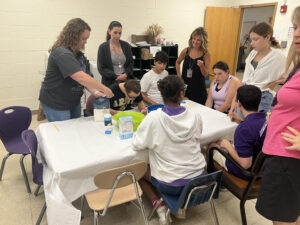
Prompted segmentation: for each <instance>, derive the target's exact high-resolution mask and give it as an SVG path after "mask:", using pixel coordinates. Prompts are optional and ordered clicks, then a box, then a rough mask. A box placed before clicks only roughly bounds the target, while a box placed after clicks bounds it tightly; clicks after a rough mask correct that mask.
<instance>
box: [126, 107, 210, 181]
mask: <svg viewBox="0 0 300 225" xmlns="http://www.w3.org/2000/svg"><path fill="white" fill-rule="evenodd" d="M201 133H202V119H201V116H200V114H195V113H194V112H192V111H191V110H189V109H186V110H185V111H184V112H183V113H181V114H179V115H175V116H169V115H167V114H166V113H164V112H163V111H162V110H161V109H159V110H157V111H153V112H151V113H149V114H148V115H147V116H146V118H145V119H144V120H143V122H142V123H141V124H140V126H139V127H138V129H137V131H136V133H135V135H134V137H133V141H132V146H133V149H134V150H135V151H138V150H146V149H147V150H149V161H150V167H151V175H152V176H153V177H155V178H156V179H158V180H161V181H164V182H167V183H171V182H173V181H175V180H178V179H190V178H193V177H196V176H198V175H200V174H202V173H203V171H204V167H205V165H206V162H205V159H204V156H203V154H202V153H201V149H200V136H201Z"/></svg>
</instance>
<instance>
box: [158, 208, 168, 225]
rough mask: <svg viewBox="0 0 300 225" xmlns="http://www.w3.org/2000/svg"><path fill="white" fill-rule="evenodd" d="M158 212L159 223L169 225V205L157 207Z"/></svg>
mask: <svg viewBox="0 0 300 225" xmlns="http://www.w3.org/2000/svg"><path fill="white" fill-rule="evenodd" d="M156 212H157V215H158V220H159V225H167V224H168V221H167V207H166V206H164V205H163V206H161V207H159V208H158V209H156Z"/></svg>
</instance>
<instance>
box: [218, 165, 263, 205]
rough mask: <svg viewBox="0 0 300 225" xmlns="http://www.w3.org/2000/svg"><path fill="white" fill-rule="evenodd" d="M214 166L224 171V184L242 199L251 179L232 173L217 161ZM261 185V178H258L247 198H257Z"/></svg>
mask: <svg viewBox="0 0 300 225" xmlns="http://www.w3.org/2000/svg"><path fill="white" fill-rule="evenodd" d="M214 167H215V168H216V169H217V170H222V171H223V176H222V184H223V185H224V186H225V187H226V188H227V189H229V190H230V191H231V192H232V193H233V194H234V195H235V196H236V197H237V198H239V199H241V198H242V196H243V193H244V191H245V189H246V187H247V185H248V183H249V181H248V180H244V179H241V178H239V177H236V176H234V175H232V174H231V173H229V172H228V171H226V170H225V169H224V168H223V167H222V166H220V165H219V164H218V163H217V162H214ZM260 186H261V179H258V180H256V181H255V182H254V184H253V186H252V189H251V191H250V193H249V195H248V198H247V199H253V198H257V195H258V191H259V188H260Z"/></svg>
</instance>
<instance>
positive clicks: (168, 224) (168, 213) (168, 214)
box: [166, 208, 172, 225]
mask: <svg viewBox="0 0 300 225" xmlns="http://www.w3.org/2000/svg"><path fill="white" fill-rule="evenodd" d="M166 218H167V225H170V224H171V223H172V218H171V211H170V209H169V208H168V210H167V213H166Z"/></svg>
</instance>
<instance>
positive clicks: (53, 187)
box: [36, 101, 237, 225]
mask: <svg viewBox="0 0 300 225" xmlns="http://www.w3.org/2000/svg"><path fill="white" fill-rule="evenodd" d="M187 107H189V108H190V109H191V110H193V111H199V112H200V113H201V115H202V120H203V133H202V138H201V145H206V144H209V143H211V142H213V141H217V140H219V139H220V138H223V137H226V136H227V137H228V136H232V135H233V133H234V130H235V128H236V126H237V124H236V123H233V122H231V121H230V119H229V117H227V115H225V114H223V113H220V112H218V111H215V110H212V109H210V108H207V107H205V106H202V105H200V104H197V103H194V102H192V101H187ZM36 134H37V137H38V142H39V151H40V153H41V156H42V159H43V163H44V174H43V179H44V191H45V198H46V203H47V220H48V224H49V225H66V224H70V225H71V224H72V225H76V224H78V225H79V224H80V216H81V212H80V210H77V209H75V208H74V207H73V205H72V204H71V203H72V201H74V200H75V199H77V198H78V197H80V196H81V195H83V194H84V193H86V192H88V191H92V190H94V189H96V186H95V185H94V183H93V178H94V176H95V175H96V174H97V173H98V172H100V171H102V170H105V169H110V168H114V167H118V166H123V165H126V164H129V163H133V162H137V161H141V160H146V161H147V160H148V152H147V151H142V152H135V151H133V150H132V148H131V139H129V140H120V138H119V136H118V132H117V129H116V128H115V129H114V131H113V133H112V135H105V134H104V125H103V123H97V122H94V121H93V117H87V118H79V119H73V120H67V121H61V122H53V123H44V124H40V125H39V127H38V129H37V131H36Z"/></svg>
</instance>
